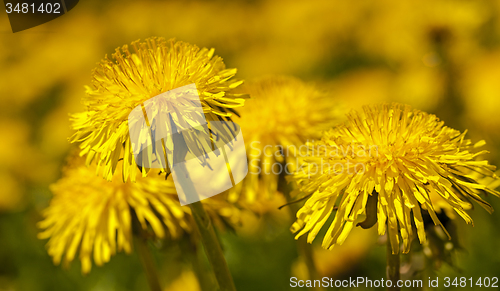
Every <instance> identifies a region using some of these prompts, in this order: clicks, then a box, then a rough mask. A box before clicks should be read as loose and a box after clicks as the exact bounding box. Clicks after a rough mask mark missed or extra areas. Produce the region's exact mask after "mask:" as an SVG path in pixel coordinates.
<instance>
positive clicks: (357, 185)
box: [291, 104, 500, 254]
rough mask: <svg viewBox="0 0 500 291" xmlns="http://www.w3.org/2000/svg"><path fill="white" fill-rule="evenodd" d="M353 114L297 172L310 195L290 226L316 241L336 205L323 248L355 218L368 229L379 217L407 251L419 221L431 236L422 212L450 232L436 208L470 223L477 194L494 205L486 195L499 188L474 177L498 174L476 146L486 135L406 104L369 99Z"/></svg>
mask: <svg viewBox="0 0 500 291" xmlns="http://www.w3.org/2000/svg"><path fill="white" fill-rule="evenodd" d="M347 117H348V120H347V122H346V123H344V124H342V125H340V126H337V127H336V128H333V129H331V130H329V131H327V132H325V133H324V135H323V137H322V139H321V140H320V141H318V142H314V143H310V144H308V148H309V157H308V158H307V159H306V161H305V163H304V165H303V167H302V168H301V169H299V170H298V171H297V172H296V173H295V174H294V176H293V180H294V181H296V182H297V184H298V186H299V188H300V190H301V191H302V192H303V193H304V195H308V199H307V201H306V202H305V204H304V206H303V207H302V208H301V209H300V210H299V211H298V212H297V221H296V222H295V223H294V224H293V226H292V228H291V230H292V231H293V232H295V233H296V232H298V234H297V236H296V238H298V237H300V236H301V235H303V234H305V233H308V237H307V239H308V241H309V242H312V241H313V240H314V238H315V237H316V235H317V234H318V232H319V230H320V229H321V228H322V226H323V225H324V224H325V222H326V221H327V219H328V217H329V216H330V215H331V214H332V212H333V211H336V213H335V215H334V219H333V222H332V223H331V225H330V227H329V229H328V231H327V232H326V234H325V237H324V240H323V247H324V248H328V249H331V248H332V247H333V246H334V245H336V244H339V245H340V244H342V243H343V242H344V241H345V239H346V237H347V236H348V234H349V232H350V231H351V229H352V228H353V227H354V226H355V223H358V224H357V225H360V226H362V227H363V228H368V227H371V226H373V225H375V223H376V224H377V228H378V233H379V235H384V234H385V233H386V231H387V232H388V239H389V240H390V243H391V247H392V252H393V253H395V254H396V253H398V252H399V243H400V237H401V239H402V241H403V252H404V253H407V252H409V250H410V241H411V239H412V237H413V230H412V224H413V223H414V225H415V226H416V230H417V236H418V238H419V240H420V243H424V242H425V241H426V234H425V231H424V221H423V218H422V213H423V212H424V213H428V214H429V215H430V217H431V218H432V221H433V222H434V224H435V225H439V226H441V227H442V228H443V230H444V231H445V232H446V229H445V228H444V227H443V225H442V224H441V222H440V221H439V219H438V217H437V214H436V213H439V212H440V211H441V209H443V208H444V209H452V210H453V211H454V212H455V213H456V214H458V215H459V216H460V217H462V218H463V219H464V220H465V221H466V222H467V223H472V219H471V217H470V216H469V214H467V212H466V211H467V210H469V209H471V208H472V203H471V201H475V202H477V203H478V204H479V205H481V206H482V207H484V208H485V209H486V210H488V211H489V212H491V211H493V209H492V207H491V206H490V205H489V204H488V203H487V202H485V201H484V200H483V199H482V198H481V195H486V194H493V195H495V196H499V195H500V193H499V192H497V191H494V190H493V189H491V188H489V187H487V186H485V185H483V184H481V183H479V182H478V179H477V178H475V177H476V176H474V175H481V176H484V177H492V178H497V177H496V175H495V174H494V172H493V171H494V170H495V166H493V165H490V164H488V161H486V160H478V159H477V156H479V155H481V154H483V153H485V152H486V151H478V150H477V148H478V147H480V146H482V145H483V144H484V141H480V142H477V143H475V144H473V143H472V142H471V141H470V140H468V139H465V133H466V132H463V133H461V132H459V131H457V130H454V129H452V128H449V127H446V126H444V122H443V121H440V120H439V119H438V118H437V117H436V116H435V115H432V114H427V113H425V112H421V111H419V110H416V109H412V108H410V107H409V106H405V105H399V104H393V105H388V104H384V105H377V106H365V107H364V108H363V112H352V113H350V114H348V115H347ZM304 197H307V196H304ZM363 219H364V220H363ZM361 220H363V221H361ZM446 233H447V232H446ZM448 237H449V234H448Z"/></svg>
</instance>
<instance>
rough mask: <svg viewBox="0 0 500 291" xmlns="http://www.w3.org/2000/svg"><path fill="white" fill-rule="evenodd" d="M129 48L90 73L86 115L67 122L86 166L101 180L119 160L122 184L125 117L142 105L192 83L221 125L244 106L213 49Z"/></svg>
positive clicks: (129, 158) (180, 45) (128, 170)
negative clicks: (95, 167) (97, 168)
mask: <svg viewBox="0 0 500 291" xmlns="http://www.w3.org/2000/svg"><path fill="white" fill-rule="evenodd" d="M132 47H133V51H132V52H130V50H129V48H128V46H126V45H125V46H123V47H122V48H121V50H120V49H116V52H115V53H114V54H113V55H112V57H113V59H114V61H111V60H109V59H108V58H105V59H104V60H102V61H101V63H100V64H99V66H98V67H97V68H96V69H95V70H94V71H93V73H92V79H93V80H92V84H93V86H92V88H91V87H87V94H86V97H85V98H83V103H84V105H86V106H87V110H86V111H85V112H81V113H78V114H74V115H73V117H72V119H73V128H74V129H75V130H77V132H76V133H75V134H74V135H73V136H72V137H71V142H81V144H80V148H81V149H82V151H81V153H80V154H81V155H87V165H88V164H90V163H91V162H92V160H94V159H95V160H97V164H98V165H100V166H101V167H102V168H103V172H102V175H103V177H104V178H105V179H107V180H111V178H112V176H113V173H114V172H115V170H116V167H117V164H118V162H119V161H120V159H121V158H123V166H122V168H123V171H122V173H123V180H124V181H127V179H128V178H130V179H132V180H134V179H135V173H136V171H134V170H132V168H136V167H137V166H136V164H135V160H134V156H133V155H132V152H131V148H130V147H131V145H130V137H129V128H128V115H129V114H130V113H131V111H132V109H134V108H135V107H136V106H139V105H141V104H143V102H145V101H146V100H148V99H150V98H152V97H154V96H157V95H159V94H161V93H163V92H166V91H169V90H172V89H175V88H178V87H182V86H185V85H189V84H192V83H195V84H196V88H197V89H198V94H199V97H200V101H201V105H202V107H203V111H204V113H205V116H206V118H207V119H208V120H221V119H222V120H227V119H228V118H230V117H231V112H234V109H233V108H236V107H239V106H243V103H244V99H242V98H240V97H244V96H243V95H238V94H233V93H231V92H230V91H231V90H232V89H234V88H236V87H237V86H239V85H240V84H241V83H242V81H235V80H230V79H231V78H232V77H233V76H234V75H235V74H236V69H226V68H225V65H224V63H223V62H222V58H220V57H218V56H214V49H210V50H209V49H206V48H203V49H199V48H198V47H197V46H194V45H191V44H188V43H184V42H180V41H175V40H168V41H166V40H164V39H163V38H149V39H146V41H145V42H139V41H136V42H133V43H132ZM162 110H165V109H162ZM167 110H170V109H167ZM172 110H174V109H172ZM122 152H123V153H122ZM163 170H164V171H169V170H168V169H167V168H165V169H163ZM146 172H147V170H146V171H143V176H144V175H146Z"/></svg>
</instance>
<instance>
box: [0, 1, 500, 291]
mask: <svg viewBox="0 0 500 291" xmlns="http://www.w3.org/2000/svg"><path fill="white" fill-rule="evenodd" d="M150 36H161V37H165V38H173V37H174V38H176V39H178V40H182V41H187V42H190V43H193V44H196V45H198V46H200V47H213V48H215V52H216V54H217V55H219V56H221V57H223V58H224V61H225V63H226V65H227V67H233V68H237V69H238V74H237V77H238V78H241V79H253V78H258V77H260V76H262V75H268V74H282V75H292V76H296V77H299V78H301V79H303V80H305V81H310V82H314V83H316V84H318V86H320V88H324V89H325V90H330V92H331V98H334V99H336V100H339V101H341V102H343V103H344V104H346V110H349V109H351V108H359V107H360V106H361V105H364V104H370V103H379V102H392V101H396V102H401V103H406V104H410V105H412V106H414V107H416V108H418V109H421V110H424V111H427V112H430V113H435V114H437V116H438V117H440V118H441V119H443V120H444V121H445V124H447V125H450V126H452V127H455V128H456V129H459V130H462V131H463V130H465V129H468V130H469V133H468V135H469V137H470V138H471V139H472V140H473V141H478V140H480V139H485V140H486V142H487V146H486V147H487V149H488V150H489V151H490V152H491V153H490V154H489V156H488V159H489V160H490V161H491V162H492V164H496V165H500V135H499V134H498V132H499V130H500V114H499V110H500V81H499V80H500V1H486V0H478V1H466V0H456V1H450V0H433V1H431V0H426V1H422V0H420V1H416V0H414V1H397V0H379V1H343V0H317V1H305V0H298V1H291V0H272V1H271V0H245V1H243V0H240V1H180V0H177V1H128V0H127V1H123V0H122V1H97V0H95V1H90V0H86V1H80V3H79V4H78V5H77V6H76V7H75V8H74V9H73V10H71V11H70V12H68V14H66V15H64V16H62V17H60V18H58V19H56V20H54V21H51V22H49V23H46V24H43V25H40V26H38V27H35V28H32V29H28V30H25V31H22V32H18V33H15V34H13V33H12V31H11V29H10V26H9V22H8V18H7V14H6V13H5V12H4V11H1V12H0V38H1V42H0V67H1V70H0V100H1V104H2V105H1V106H0V112H1V116H0V136H1V142H0V290H2V291H3V290H30V291H36V290H142V288H143V287H144V286H145V284H146V283H145V278H144V277H142V275H135V274H137V273H138V272H137V270H138V269H139V270H140V266H139V264H138V262H137V261H138V260H137V258H135V256H132V258H130V257H129V256H126V255H121V256H120V255H118V256H117V257H116V259H113V260H112V262H111V263H110V264H109V266H108V265H107V266H105V267H103V268H96V270H93V272H92V274H91V275H90V276H89V277H81V275H80V274H79V271H78V270H77V265H78V264H75V266H73V267H72V269H71V270H69V271H65V270H62V268H61V267H54V266H52V263H51V260H50V258H49V257H48V255H47V254H46V252H45V249H44V244H45V242H44V241H38V240H37V239H36V233H37V232H38V230H37V229H36V222H37V221H39V220H40V210H42V209H43V208H44V207H46V206H47V205H48V201H49V199H50V198H51V193H50V191H49V190H48V185H49V184H51V183H53V182H55V181H56V180H57V179H58V178H59V177H60V174H61V172H60V170H61V166H62V165H63V163H64V158H65V156H66V155H67V153H68V152H69V151H70V144H69V143H68V141H67V138H68V137H69V136H70V135H71V134H72V132H71V130H70V127H69V120H68V114H69V113H73V112H78V111H81V110H82V109H83V108H82V105H81V104H80V98H81V97H82V96H83V94H84V89H83V87H84V85H87V84H90V72H91V70H92V69H93V68H94V67H95V65H96V63H97V62H98V61H100V60H101V59H102V58H103V57H104V56H105V55H106V54H108V55H110V54H111V53H112V52H114V49H115V48H116V47H119V46H122V45H124V44H128V43H130V42H131V41H133V40H137V39H145V38H147V37H150ZM290 102H293V100H290ZM289 114H292V115H293V114H294V113H293V112H290V113H289ZM489 202H491V203H492V205H493V206H494V207H495V209H497V210H498V209H500V203H498V201H494V200H493V199H489ZM472 216H473V218H474V221H475V222H476V226H475V227H472V226H470V225H468V226H466V225H465V224H464V223H462V222H459V223H458V226H459V229H458V231H459V234H460V236H461V245H462V246H463V248H464V249H465V251H459V254H458V257H457V266H458V268H461V269H462V270H463V271H462V273H458V272H457V271H456V269H453V268H450V267H446V266H444V267H443V268H442V269H441V270H440V271H438V273H437V274H438V275H440V276H444V275H447V276H466V277H474V278H479V277H484V276H490V277H491V276H494V275H496V276H499V275H500V269H499V268H498V266H500V254H499V253H498V251H497V243H498V241H499V240H500V223H499V222H500V220H499V218H500V216H499V215H498V214H497V213H494V214H493V215H491V216H489V215H487V213H486V212H485V211H483V210H482V209H477V210H475V211H473V212H472ZM260 220H261V221H265V218H260ZM289 226H290V223H288V221H287V222H286V223H283V222H280V221H278V222H276V223H275V224H273V223H271V222H269V221H266V222H265V225H264V226H261V227H258V228H257V229H258V230H255V231H257V232H258V235H257V236H255V235H254V236H252V237H246V236H244V235H243V236H242V237H237V236H235V235H232V234H228V235H224V236H223V242H224V244H225V245H227V249H226V251H227V256H228V263H229V265H230V268H231V270H232V271H233V275H234V277H235V281H236V284H237V287H238V290H288V286H289V281H288V278H289V277H290V274H291V273H290V272H294V273H300V272H301V271H300V270H301V268H302V267H301V266H300V262H299V261H297V260H296V259H297V254H296V251H295V249H294V241H293V239H292V235H291V234H290V233H289V232H288V227H289ZM373 235H374V234H373V233H372V236H370V237H372V238H373ZM366 237H367V236H366V235H364V234H359V235H354V237H352V238H350V239H349V240H347V242H346V244H345V246H342V247H339V248H337V249H336V250H334V251H332V252H330V253H328V254H327V253H325V252H326V251H324V250H320V249H319V247H318V250H317V252H318V257H319V258H321V259H320V261H321V262H319V263H318V264H319V265H320V268H319V269H320V271H322V272H323V273H324V274H325V275H328V276H334V277H335V276H337V277H339V278H342V276H349V275H351V276H361V275H362V276H369V277H373V278H377V279H378V278H379V277H380V278H381V277H383V276H384V271H383V265H384V249H383V247H376V246H375V239H373V240H370V239H367V238H366ZM164 247H165V248H166V246H164ZM315 247H316V245H315ZM181 253H182V252H181V251H180V250H179V249H178V248H177V247H175V246H169V249H168V250H167V251H166V252H163V253H160V254H159V258H160V259H159V260H161V261H162V262H163V263H162V265H163V266H164V267H163V269H162V272H163V273H164V274H166V275H165V282H166V284H165V285H167V286H170V287H168V290H181V289H182V288H186V289H183V290H199V286H198V284H195V283H193V282H192V281H193V280H195V279H194V275H193V274H192V273H190V272H191V271H189V268H181V269H179V270H177V269H176V267H175V264H177V263H176V262H178V261H177V259H176V257H177V256H181ZM249 253H250V254H249ZM113 261H114V262H113ZM264 265H265V266H266V267H263V266H264ZM370 266H372V267H370ZM381 266H382V267H381ZM377 268H378V269H377ZM380 269H382V270H380ZM134 270H135V271H134ZM139 273H140V271H139ZM183 282H190V283H183ZM179 286H182V287H179ZM188 287H189V288H190V289H189V288H188Z"/></svg>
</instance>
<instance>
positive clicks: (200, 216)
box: [189, 201, 236, 291]
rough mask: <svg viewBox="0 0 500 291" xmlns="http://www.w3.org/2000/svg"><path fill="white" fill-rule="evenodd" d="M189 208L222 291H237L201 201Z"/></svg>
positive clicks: (190, 205)
mask: <svg viewBox="0 0 500 291" xmlns="http://www.w3.org/2000/svg"><path fill="white" fill-rule="evenodd" d="M189 207H190V208H191V212H192V213H193V217H194V220H195V222H196V225H197V226H198V230H199V232H200V236H201V241H202V243H203V247H204V248H205V253H206V254H207V257H208V261H209V262H210V264H211V265H212V269H213V271H214V274H215V278H216V279H217V283H218V284H219V287H220V290H221V291H236V288H235V286H234V282H233V278H232V277H231V273H230V272H229V268H228V267H227V262H226V259H225V258H224V254H223V253H222V248H221V246H220V244H219V240H218V239H217V235H216V234H215V230H214V227H213V225H212V222H211V220H210V217H208V215H207V213H206V212H205V209H204V208H203V205H202V204H201V202H199V201H198V202H194V203H191V204H189Z"/></svg>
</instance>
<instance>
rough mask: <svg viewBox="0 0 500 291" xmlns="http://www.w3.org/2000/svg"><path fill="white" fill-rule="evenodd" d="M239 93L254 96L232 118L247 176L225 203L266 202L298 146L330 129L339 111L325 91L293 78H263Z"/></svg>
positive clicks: (292, 161) (290, 166) (292, 164)
mask: <svg viewBox="0 0 500 291" xmlns="http://www.w3.org/2000/svg"><path fill="white" fill-rule="evenodd" d="M241 91H243V92H245V93H248V94H249V95H250V96H251V97H252V98H251V99H250V100H249V101H247V102H246V103H245V107H243V108H242V109H241V110H240V111H239V112H240V113H241V117H240V118H236V119H235V122H236V123H238V124H239V125H240V127H241V130H242V132H243V134H244V136H245V143H246V148H247V155H248V158H249V163H248V165H249V166H248V167H249V171H248V172H249V174H248V176H247V177H246V178H245V180H244V182H243V183H240V184H238V185H236V187H234V188H233V189H232V190H231V191H230V193H229V199H230V200H231V201H236V200H238V199H239V197H240V196H243V197H244V200H245V201H247V202H249V203H253V202H255V201H256V199H257V193H260V194H259V196H260V197H267V198H270V197H271V196H272V195H273V194H274V193H275V192H276V190H277V187H278V179H279V174H280V173H282V172H285V168H284V167H287V168H286V171H288V172H292V171H293V170H294V167H295V165H296V158H298V156H299V153H298V151H299V146H300V145H302V144H304V143H305V142H306V141H307V140H308V139H314V138H318V137H319V133H320V132H321V131H322V130H326V129H328V128H330V127H331V126H333V124H335V122H336V121H337V118H338V117H339V116H340V111H339V109H338V106H334V105H335V104H334V103H333V102H332V101H331V100H330V99H329V96H328V94H327V93H326V92H322V91H321V90H319V89H317V88H316V87H315V86H314V85H312V84H306V83H304V82H302V81H301V80H299V79H296V78H293V77H286V76H268V77H264V78H261V79H258V80H255V81H253V82H248V83H245V85H243V86H242V88H241ZM304 148H305V147H304ZM304 152H305V150H304ZM240 194H241V195H240Z"/></svg>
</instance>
